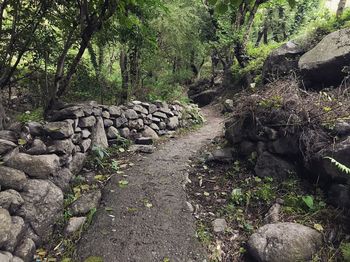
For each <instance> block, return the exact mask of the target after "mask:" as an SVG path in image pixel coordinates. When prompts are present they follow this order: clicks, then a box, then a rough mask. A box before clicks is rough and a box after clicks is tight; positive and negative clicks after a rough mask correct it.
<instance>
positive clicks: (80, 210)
mask: <svg viewBox="0 0 350 262" xmlns="http://www.w3.org/2000/svg"><path fill="white" fill-rule="evenodd" d="M100 200H101V191H100V190H95V191H92V192H89V193H86V194H83V195H82V196H81V197H79V198H78V199H77V200H76V201H74V202H73V203H72V205H71V206H70V207H69V211H70V213H71V214H72V215H73V216H79V215H86V214H87V213H89V211H90V210H91V209H93V208H97V207H98V205H99V203H100Z"/></svg>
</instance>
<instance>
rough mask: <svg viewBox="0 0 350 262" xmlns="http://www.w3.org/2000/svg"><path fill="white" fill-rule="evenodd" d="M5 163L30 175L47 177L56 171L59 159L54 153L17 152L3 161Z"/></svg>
mask: <svg viewBox="0 0 350 262" xmlns="http://www.w3.org/2000/svg"><path fill="white" fill-rule="evenodd" d="M5 165H6V166H8V167H12V168H16V169H18V170H21V171H23V172H24V173H26V174H27V175H28V176H30V177H35V178H47V177H48V176H49V175H52V174H55V172H57V171H58V169H59V166H60V159H59V157H58V156H57V155H54V154H52V155H40V156H32V155H28V154H24V153H18V154H15V155H13V156H12V157H11V158H10V159H9V160H8V161H7V162H5Z"/></svg>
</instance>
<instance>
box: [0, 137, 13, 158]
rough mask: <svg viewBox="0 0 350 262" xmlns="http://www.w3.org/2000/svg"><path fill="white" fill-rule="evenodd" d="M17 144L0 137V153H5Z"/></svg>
mask: <svg viewBox="0 0 350 262" xmlns="http://www.w3.org/2000/svg"><path fill="white" fill-rule="evenodd" d="M16 146H17V145H16V144H15V143H13V142H11V141H8V140H3V139H0V155H3V154H6V153H7V152H9V151H10V150H12V149H14V148H15V147H16Z"/></svg>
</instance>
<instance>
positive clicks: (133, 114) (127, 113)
mask: <svg viewBox="0 0 350 262" xmlns="http://www.w3.org/2000/svg"><path fill="white" fill-rule="evenodd" d="M125 116H126V118H127V119H131V120H134V119H137V118H138V117H139V116H138V115H137V113H136V111H135V110H133V109H127V110H126V111H125Z"/></svg>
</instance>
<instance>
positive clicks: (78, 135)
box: [72, 133, 82, 144]
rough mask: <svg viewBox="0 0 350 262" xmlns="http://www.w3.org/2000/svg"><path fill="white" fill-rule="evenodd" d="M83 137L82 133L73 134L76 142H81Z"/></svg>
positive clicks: (73, 139)
mask: <svg viewBox="0 0 350 262" xmlns="http://www.w3.org/2000/svg"><path fill="white" fill-rule="evenodd" d="M81 139H82V135H81V133H75V134H74V135H73V136H72V142H73V143H74V144H79V143H80V142H81Z"/></svg>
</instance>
